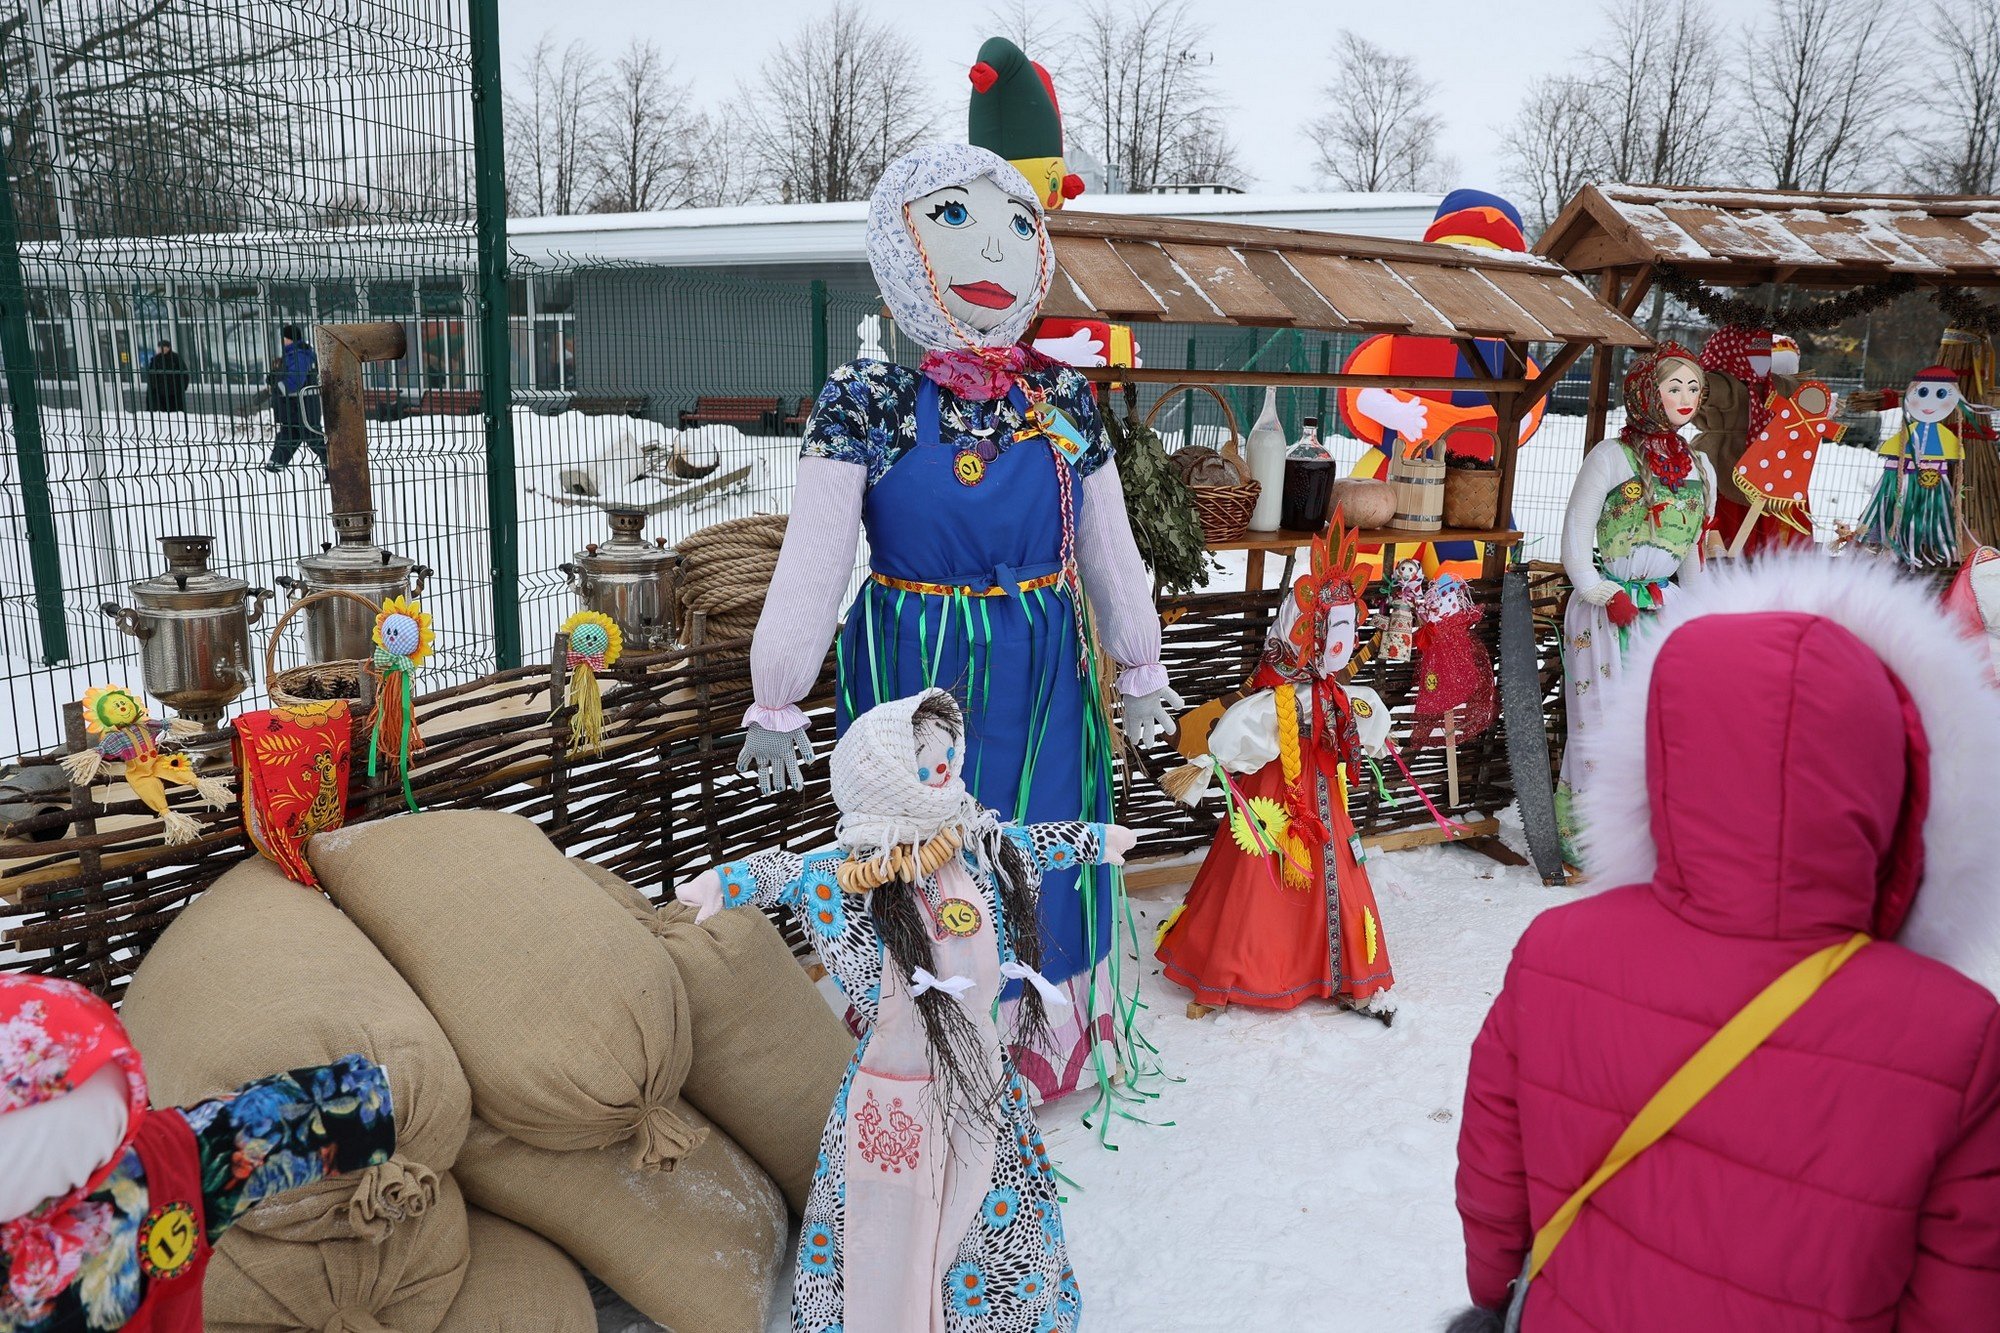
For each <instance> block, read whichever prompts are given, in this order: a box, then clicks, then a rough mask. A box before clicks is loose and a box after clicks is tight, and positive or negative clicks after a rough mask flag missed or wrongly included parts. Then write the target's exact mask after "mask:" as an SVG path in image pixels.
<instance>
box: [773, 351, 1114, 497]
mask: <svg viewBox="0 0 2000 1333" xmlns="http://www.w3.org/2000/svg"><path fill="white" fill-rule="evenodd" d="M922 378H923V375H922V372H920V371H915V370H912V369H910V368H909V367H908V366H899V365H897V364H896V363H894V362H893V361H850V362H848V363H847V364H846V365H844V366H841V367H840V368H838V369H837V370H835V371H834V372H833V373H832V374H831V375H829V376H827V379H826V387H824V388H823V389H821V390H820V391H819V399H818V401H817V402H815V403H814V404H813V410H812V416H811V417H810V418H809V419H808V420H807V421H806V435H805V442H804V443H803V444H802V445H801V446H800V448H799V453H800V455H801V456H802V457H805V458H831V459H835V460H837V461H839V462H842V463H859V464H860V465H861V466H863V467H865V468H867V469H868V484H869V485H870V486H873V485H874V484H875V483H876V482H878V481H880V480H882V477H883V476H884V474H886V473H887V472H888V471H889V469H890V468H891V467H893V466H894V465H895V463H896V460H897V459H899V458H901V457H902V456H903V455H904V454H906V453H908V452H909V451H910V450H911V449H913V448H915V447H916V443H917V410H916V404H917V383H918V381H919V380H921V379H922ZM1028 379H1029V381H1030V382H1031V383H1033V384H1035V385H1037V386H1038V387H1040V388H1041V389H1043V390H1044V391H1045V392H1046V393H1047V394H1048V400H1049V402H1050V404H1051V405H1052V406H1054V407H1056V408H1058V409H1060V410H1061V412H1062V413H1063V415H1064V416H1067V417H1068V418H1069V419H1070V421H1071V422H1072V423H1074V424H1075V426H1076V427H1077V430H1078V432H1079V433H1080V434H1081V435H1082V437H1083V438H1084V439H1086V440H1089V441H1091V442H1092V443H1091V447H1090V449H1089V451H1088V452H1086V453H1085V454H1084V455H1083V456H1082V457H1081V458H1079V459H1078V460H1077V463H1076V470H1077V473H1078V474H1079V475H1081V476H1086V477H1087V476H1089V475H1090V474H1091V473H1093V472H1095V471H1097V469H1098V468H1100V467H1102V466H1103V465H1104V462H1105V460H1106V459H1108V458H1110V457H1111V447H1110V446H1109V445H1108V444H1106V443H1105V441H1104V429H1103V424H1102V423H1101V422H1100V420H1099V419H1098V411H1097V395H1096V394H1095V393H1093V392H1092V390H1091V387H1090V381H1089V380H1087V379H1085V378H1084V377H1083V376H1082V375H1079V374H1078V373H1077V372H1076V371H1074V370H1071V369H1070V368H1068V367H1066V366H1065V367H1062V368H1060V369H1058V370H1054V371H1043V372H1038V373H1035V374H1032V375H1030V376H1028ZM1022 424H1023V423H1022V421H1021V414H1020V413H1019V412H1018V411H1016V410H1015V408H1014V405H1013V404H1012V403H1010V402H1008V401H1007V400H1006V399H1004V398H1001V399H996V400H995V401H993V402H990V403H989V402H975V401H973V400H970V399H965V398H960V397H959V396H958V395H957V394H955V393H953V392H952V391H951V390H950V389H946V388H940V389H939V390H938V435H939V438H940V439H941V440H943V441H944V442H945V443H947V444H952V445H958V444H961V443H963V442H964V441H967V440H970V439H972V438H974V437H975V436H976V435H977V434H978V433H981V432H985V431H988V430H991V431H992V432H993V433H994V434H995V435H997V436H998V437H999V438H1001V439H1009V438H1011V437H1012V435H1013V433H1014V432H1015V431H1017V430H1019V429H1020V428H1021V426H1022Z"/></svg>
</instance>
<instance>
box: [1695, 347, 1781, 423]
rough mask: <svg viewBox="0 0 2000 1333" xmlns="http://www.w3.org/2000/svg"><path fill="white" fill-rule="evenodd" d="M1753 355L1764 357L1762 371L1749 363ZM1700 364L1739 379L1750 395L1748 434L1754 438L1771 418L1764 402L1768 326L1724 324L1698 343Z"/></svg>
mask: <svg viewBox="0 0 2000 1333" xmlns="http://www.w3.org/2000/svg"><path fill="white" fill-rule="evenodd" d="M1753 356H1762V357H1763V358H1764V373H1763V374H1761V375H1760V374H1758V373H1757V371H1756V369H1755V367H1753V366H1752V365H1751V364H1750V358H1751V357H1753ZM1701 368H1702V369H1703V370H1706V371H1708V372H1710V373H1711V374H1715V373H1718V372H1719V373H1721V374H1724V375H1727V376H1729V377H1730V378H1731V379H1733V380H1740V381H1741V382H1742V384H1743V387H1744V390H1745V391H1746V392H1747V393H1748V394H1749V396H1750V436H1749V438H1751V439H1753V440H1754V439H1756V438H1757V434H1758V432H1759V431H1762V430H1763V429H1764V427H1765V425H1766V424H1768V423H1769V422H1770V420H1771V409H1770V408H1769V407H1768V406H1767V405H1766V403H1767V400H1768V399H1769V398H1770V396H1771V332H1770V330H1769V329H1746V328H1744V327H1743V326H1742V325H1741V324H1725V325H1724V326H1723V327H1721V328H1719V329H1717V330H1716V331H1715V332H1714V333H1713V334H1712V335H1710V337H1709V340H1708V341H1707V342H1705V343H1703V344H1702V347H1701Z"/></svg>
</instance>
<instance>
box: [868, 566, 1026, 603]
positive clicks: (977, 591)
mask: <svg viewBox="0 0 2000 1333" xmlns="http://www.w3.org/2000/svg"><path fill="white" fill-rule="evenodd" d="M868 577H869V578H871V579H873V580H875V582H877V583H879V584H881V585H882V586H883V587H885V588H894V589H895V590H896V591H897V592H921V593H929V594H930V595H931V596H933V597H950V596H953V595H955V594H959V593H963V594H964V595H965V596H967V597H1008V596H1011V595H1012V594H1013V592H1014V590H1013V589H1012V588H970V587H967V586H966V585H964V584H962V583H920V582H918V581H917V580H915V579H898V578H891V577H890V576H889V575H887V574H870V575H869V576H868ZM1062 577H1063V576H1062V571H1060V570H1058V571H1056V572H1055V573H1053V574H1043V575H1042V576H1040V577H1039V578H1032V579H1023V580H1021V585H1020V588H1021V591H1022V592H1033V591H1035V590H1036V589H1037V588H1053V587H1055V586H1056V584H1058V583H1061V582H1062Z"/></svg>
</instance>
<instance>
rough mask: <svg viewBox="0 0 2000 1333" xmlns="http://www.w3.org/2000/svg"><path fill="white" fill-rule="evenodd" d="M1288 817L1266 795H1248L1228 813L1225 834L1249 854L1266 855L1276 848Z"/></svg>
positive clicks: (1289, 819) (1282, 807)
mask: <svg viewBox="0 0 2000 1333" xmlns="http://www.w3.org/2000/svg"><path fill="white" fill-rule="evenodd" d="M1290 823H1291V818H1290V816H1288V815H1287V814H1286V813H1285V807H1284V806H1282V805H1280V804H1279V803H1278V802H1276V801H1274V800H1272V799H1271V798H1270V797H1268V796H1252V797H1251V798H1250V799H1249V800H1248V801H1246V802H1244V803H1243V805H1242V806H1241V807H1240V808H1238V809H1236V810H1232V811H1231V812H1230V815H1229V835H1230V836H1231V837H1233V838H1235V839H1236V845H1237V846H1238V847H1241V848H1242V849H1243V850H1244V852H1245V853H1246V854H1247V855H1250V856H1269V855H1271V854H1272V853H1273V852H1274V851H1276V850H1277V848H1278V846H1279V845H1280V840H1281V839H1283V838H1284V836H1285V829H1286V827H1287V826H1288V825H1289V824H1290Z"/></svg>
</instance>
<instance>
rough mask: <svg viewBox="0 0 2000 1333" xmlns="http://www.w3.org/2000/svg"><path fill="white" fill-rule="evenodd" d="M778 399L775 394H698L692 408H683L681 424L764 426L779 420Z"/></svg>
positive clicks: (773, 425) (770, 427)
mask: <svg viewBox="0 0 2000 1333" xmlns="http://www.w3.org/2000/svg"><path fill="white" fill-rule="evenodd" d="M779 403H780V400H779V399H776V398H705V397H704V398H697V399H695V400H694V407H693V409H692V410H690V409H686V408H683V409H682V410H681V414H680V426H681V429H682V430H687V429H688V428H689V427H692V426H710V425H715V424H717V423H724V424H727V425H731V426H746V425H748V426H759V427H762V428H764V429H766V430H768V429H772V428H774V427H775V426H776V425H777V423H778V412H779Z"/></svg>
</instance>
